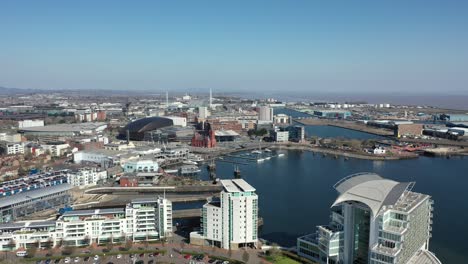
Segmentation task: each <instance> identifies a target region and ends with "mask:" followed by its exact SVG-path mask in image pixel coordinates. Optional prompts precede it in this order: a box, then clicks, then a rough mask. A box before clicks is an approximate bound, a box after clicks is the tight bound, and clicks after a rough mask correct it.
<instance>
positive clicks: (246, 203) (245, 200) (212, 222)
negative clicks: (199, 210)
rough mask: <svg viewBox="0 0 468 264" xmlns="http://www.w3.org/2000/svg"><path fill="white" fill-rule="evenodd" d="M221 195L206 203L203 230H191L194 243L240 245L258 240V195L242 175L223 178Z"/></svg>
mask: <svg viewBox="0 0 468 264" xmlns="http://www.w3.org/2000/svg"><path fill="white" fill-rule="evenodd" d="M221 184H222V185H223V188H224V189H223V191H222V192H221V194H220V198H219V199H213V200H212V201H210V202H208V203H207V204H205V205H204V206H203V214H202V228H201V229H202V230H201V232H192V233H191V234H190V242H191V243H192V244H199V245H210V246H217V247H221V248H224V249H238V248H242V247H247V246H254V247H255V246H256V245H257V241H258V196H257V194H256V193H255V189H254V188H253V187H252V186H251V185H249V184H248V183H247V182H246V181H245V180H243V179H235V180H221Z"/></svg>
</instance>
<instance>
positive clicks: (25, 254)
mask: <svg viewBox="0 0 468 264" xmlns="http://www.w3.org/2000/svg"><path fill="white" fill-rule="evenodd" d="M27 255H28V252H26V250H19V251H16V256H18V257H26V256H27Z"/></svg>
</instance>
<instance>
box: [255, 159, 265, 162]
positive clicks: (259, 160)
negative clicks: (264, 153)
mask: <svg viewBox="0 0 468 264" xmlns="http://www.w3.org/2000/svg"><path fill="white" fill-rule="evenodd" d="M264 160H265V159H257V162H263V161H264Z"/></svg>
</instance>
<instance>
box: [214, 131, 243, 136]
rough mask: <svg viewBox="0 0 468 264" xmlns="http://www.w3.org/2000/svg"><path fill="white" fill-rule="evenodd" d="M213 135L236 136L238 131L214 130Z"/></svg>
mask: <svg viewBox="0 0 468 264" xmlns="http://www.w3.org/2000/svg"><path fill="white" fill-rule="evenodd" d="M215 136H218V137H228V136H229V137H236V136H239V133H237V132H236V131H234V130H216V131H215Z"/></svg>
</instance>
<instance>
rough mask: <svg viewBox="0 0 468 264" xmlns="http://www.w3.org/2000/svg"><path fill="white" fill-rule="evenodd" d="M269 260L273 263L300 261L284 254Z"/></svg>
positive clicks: (297, 263) (290, 263) (294, 262)
mask: <svg viewBox="0 0 468 264" xmlns="http://www.w3.org/2000/svg"><path fill="white" fill-rule="evenodd" d="M270 261H271V262H273V263H274V264H301V263H300V262H298V261H295V260H294V259H292V258H289V257H287V256H284V255H281V256H277V257H275V258H273V259H272V260H270Z"/></svg>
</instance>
